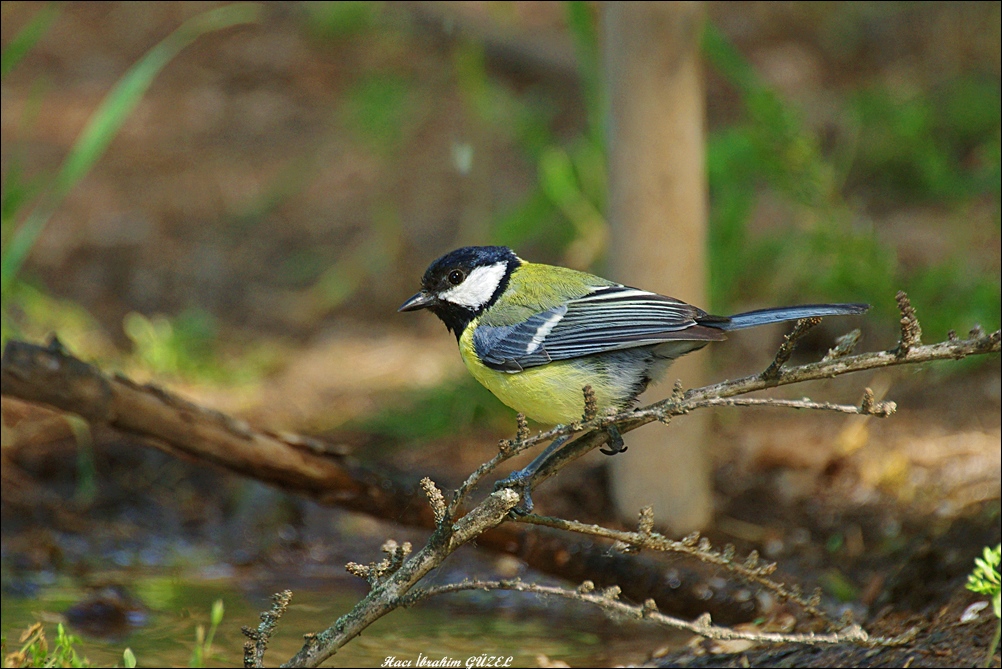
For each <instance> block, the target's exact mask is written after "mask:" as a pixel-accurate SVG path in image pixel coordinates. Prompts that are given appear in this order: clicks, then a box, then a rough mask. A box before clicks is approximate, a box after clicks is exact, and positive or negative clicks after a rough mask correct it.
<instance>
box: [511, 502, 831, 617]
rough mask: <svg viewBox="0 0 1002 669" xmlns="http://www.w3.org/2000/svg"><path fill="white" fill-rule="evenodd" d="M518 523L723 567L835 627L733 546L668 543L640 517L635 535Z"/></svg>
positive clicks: (552, 521) (526, 519) (554, 521)
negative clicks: (737, 554)
mask: <svg viewBox="0 0 1002 669" xmlns="http://www.w3.org/2000/svg"><path fill="white" fill-rule="evenodd" d="M518 521H519V522H523V523H530V524H532V525H543V526H545V527H552V528H555V529H560V530H566V531H568V532H576V533H578V534H587V535H590V536H594V537H602V538H604V539H612V540H613V541H616V542H618V543H619V544H621V545H622V546H628V547H632V548H633V549H634V550H636V549H640V548H647V549H650V550H655V551H661V552H665V553H682V554H685V555H689V556H691V557H694V558H696V559H697V560H699V561H700V562H705V563H707V564H712V565H715V566H718V567H723V568H725V569H727V571H730V572H732V573H734V574H736V575H737V576H739V577H740V578H742V579H744V580H745V581H747V582H749V583H754V584H756V585H758V586H761V587H763V588H765V589H767V590H769V591H771V592H773V593H774V594H775V595H776V596H777V598H779V599H780V600H782V601H792V602H795V603H796V604H798V605H799V606H800V607H802V608H803V609H804V610H805V611H807V612H808V613H810V614H811V615H812V616H814V617H816V618H818V619H819V620H822V621H824V622H825V623H826V624H827V625H828V626H829V628H833V627H834V625H835V623H834V622H833V621H832V620H831V619H830V618H829V617H828V615H827V614H826V613H825V612H824V611H822V610H821V609H820V608H819V604H820V601H819V600H820V595H819V594H818V593H816V594H814V595H812V596H811V597H809V598H806V599H805V598H804V597H803V596H802V595H801V593H800V592H799V590H797V589H794V588H787V587H786V586H784V585H783V584H782V583H778V582H776V581H773V580H772V579H770V578H768V577H769V576H770V575H771V574H772V573H773V572H775V571H776V565H775V563H771V562H768V563H765V564H762V563H760V562H759V557H758V553H757V552H755V551H752V552H751V553H749V554H748V556H747V557H746V558H745V559H744V560H742V561H737V560H735V559H734V547H733V546H728V547H725V549H724V551H723V552H720V551H716V550H714V549H713V548H712V547H711V545H710V540H709V539H707V538H706V537H702V538H701V537H700V536H699V533H698V532H694V533H693V534H690V535H689V536H687V537H686V538H685V539H683V540H682V541H676V540H674V539H669V538H668V537H666V536H664V535H663V534H660V533H658V532H653V531H651V530H649V529H647V527H646V524H645V517H644V515H643V514H641V523H640V528H639V529H638V531H637V532H625V531H622V530H611V529H608V528H606V527H602V526H601V525H589V524H586V523H580V522H578V521H576V520H564V519H563V518H551V517H548V516H537V515H531V514H530V515H526V516H521V517H519V518H518Z"/></svg>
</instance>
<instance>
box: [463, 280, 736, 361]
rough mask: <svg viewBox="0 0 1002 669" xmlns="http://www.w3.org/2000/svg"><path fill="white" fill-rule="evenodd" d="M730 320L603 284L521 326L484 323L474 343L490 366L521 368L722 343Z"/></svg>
mask: <svg viewBox="0 0 1002 669" xmlns="http://www.w3.org/2000/svg"><path fill="white" fill-rule="evenodd" d="M726 321H727V319H723V318H716V317H713V316H709V315H708V314H706V312H704V311H702V310H701V309H697V308H696V307H693V306H691V305H689V304H686V303H685V302H681V301H679V300H676V299H674V298H671V297H666V296H664V295H658V294H656V293H650V292H647V291H643V290H637V289H636V288H629V287H627V286H603V287H601V288H597V289H596V290H595V291H594V292H592V293H589V294H587V295H585V296H583V297H579V298H577V299H573V300H570V301H568V302H567V303H566V304H562V305H560V306H557V307H554V308H552V309H548V310H546V311H542V312H540V313H538V314H535V315H534V316H532V317H531V318H529V319H527V320H526V321H524V322H522V323H520V324H518V325H510V326H487V325H480V326H479V327H477V329H476V331H475V333H474V335H473V345H474V347H475V349H476V352H477V355H478V356H479V357H480V359H481V360H482V361H483V362H484V364H485V365H487V366H488V367H491V368H493V369H497V370H503V371H509V372H518V371H521V370H523V369H526V368H529V367H535V366H538V365H544V364H546V363H548V362H551V361H554V360H566V359H569V358H579V357H582V356H586V355H594V354H596V353H603V352H606V351H614V350H621V349H626V348H634V347H637V346H650V345H655V344H661V343H665V342H669V341H679V340H689V341H718V340H721V339H724V338H725V337H724V334H723V332H721V331H720V330H719V329H718V328H719V327H720V325H722V324H723V323H725V322H726ZM718 322H719V324H718ZM700 323H706V324H707V325H710V326H716V327H706V326H704V325H701V324H700Z"/></svg>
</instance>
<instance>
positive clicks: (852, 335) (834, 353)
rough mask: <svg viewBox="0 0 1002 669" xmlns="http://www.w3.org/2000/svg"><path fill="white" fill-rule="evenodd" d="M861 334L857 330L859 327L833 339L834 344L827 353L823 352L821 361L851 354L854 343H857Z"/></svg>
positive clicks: (854, 348) (853, 349)
mask: <svg viewBox="0 0 1002 669" xmlns="http://www.w3.org/2000/svg"><path fill="white" fill-rule="evenodd" d="M862 336H863V333H862V332H861V331H860V330H859V328H856V329H855V330H853V331H851V332H847V333H846V334H844V335H842V336H841V337H839V338H838V339H836V340H835V346H833V347H831V348H830V349H828V353H826V354H825V357H824V358H823V359H822V362H828V361H829V360H834V359H836V358H844V357H845V356H847V355H852V353H853V351H855V350H856V345H857V344H859V340H860V337H862Z"/></svg>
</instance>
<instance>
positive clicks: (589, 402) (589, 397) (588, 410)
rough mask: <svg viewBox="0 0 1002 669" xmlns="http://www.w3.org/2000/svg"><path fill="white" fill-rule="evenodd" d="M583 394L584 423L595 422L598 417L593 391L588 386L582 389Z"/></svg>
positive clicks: (596, 401)
mask: <svg viewBox="0 0 1002 669" xmlns="http://www.w3.org/2000/svg"><path fill="white" fill-rule="evenodd" d="M582 391H583V392H584V416H583V420H584V421H585V422H587V421H590V420H595V416H597V415H598V400H596V399H595V389H594V388H592V387H591V386H590V385H589V386H585V387H584V388H582Z"/></svg>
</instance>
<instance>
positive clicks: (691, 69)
mask: <svg viewBox="0 0 1002 669" xmlns="http://www.w3.org/2000/svg"><path fill="white" fill-rule="evenodd" d="M702 25H703V7H702V4H701V3H699V2H679V3H674V2H673V3H654V2H623V3H613V2H608V3H605V4H604V5H603V8H602V37H603V67H604V70H605V76H606V90H607V92H608V100H609V105H610V108H609V115H608V124H609V126H608V141H609V212H608V216H609V221H610V224H611V227H612V240H613V242H612V267H613V277H614V278H615V279H616V280H618V281H622V282H623V283H626V284H628V285H633V286H636V287H638V288H643V289H646V290H653V291H655V292H659V293H662V294H665V295H671V296H673V297H677V298H679V299H681V300H685V301H686V302H689V303H691V304H695V305H696V306H702V307H705V306H706V295H707V292H706V260H705V247H706V200H707V193H706V172H705V163H704V127H703V123H704V92H703V80H702V71H701V63H700V58H699V40H700V35H701V33H702ZM704 355H705V354H701V353H695V354H692V355H690V356H688V357H686V358H683V359H682V360H680V361H678V362H676V363H675V364H674V365H673V366H672V367H671V369H670V370H669V371H668V374H667V375H666V376H665V379H664V381H665V383H664V385H662V386H660V387H658V388H656V389H655V390H654V391H653V392H654V393H657V394H658V395H659V396H664V395H666V394H667V393H668V392H670V389H671V384H672V383H674V381H675V380H676V379H681V380H682V383H683V384H684V385H685V387H687V388H691V387H695V386H699V385H701V384H702V381H703V367H704V362H705V358H704V357H703V356H704ZM651 392H652V391H648V393H645V395H644V396H643V398H642V400H641V402H643V403H647V402H650V401H652V400H654V399H655V397H653V396H652V395H651ZM705 428H706V414H705V413H699V414H698V415H688V416H684V417H682V418H676V419H675V420H674V421H672V424H671V425H670V426H669V427H667V428H666V427H665V426H663V425H658V426H648V427H647V428H645V429H643V430H640V431H638V432H635V433H634V434H632V435H630V440H629V446H630V452H629V453H627V454H626V455H621V456H616V457H615V458H614V459H613V460H612V461H611V467H612V477H611V480H612V487H613V498H614V499H615V500H616V504H617V507H618V510H619V513H620V515H621V516H622V517H623V518H624V519H626V520H630V521H635V519H636V517H637V512H638V510H639V509H640V508H641V507H643V506H647V505H652V506H653V507H654V513H655V518H656V520H657V521H658V523H659V524H661V525H664V526H667V527H670V528H671V530H672V531H674V532H677V533H686V532H689V531H691V530H695V529H701V528H704V527H705V526H706V525H707V524H709V522H710V521H711V519H712V512H713V508H712V496H711V489H710V469H709V463H708V458H707V453H706V449H705V447H704V434H705V431H706V430H705Z"/></svg>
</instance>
